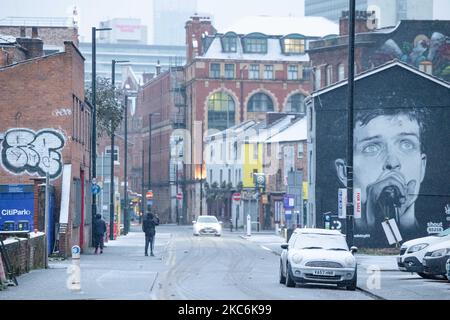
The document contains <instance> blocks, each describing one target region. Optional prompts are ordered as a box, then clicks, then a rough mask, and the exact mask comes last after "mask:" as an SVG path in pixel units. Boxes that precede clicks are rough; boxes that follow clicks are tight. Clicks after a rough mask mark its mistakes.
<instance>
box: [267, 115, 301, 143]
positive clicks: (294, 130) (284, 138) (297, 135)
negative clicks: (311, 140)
mask: <svg viewBox="0 0 450 320" xmlns="http://www.w3.org/2000/svg"><path fill="white" fill-rule="evenodd" d="M307 138H308V124H307V120H306V117H304V118H302V119H300V120H298V121H296V122H295V123H293V124H292V125H290V126H289V127H287V128H286V129H284V130H283V131H281V132H279V133H277V134H275V135H274V136H272V137H271V138H270V139H268V140H266V143H276V142H290V141H301V140H306V139H307Z"/></svg>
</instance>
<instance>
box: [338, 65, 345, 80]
mask: <svg viewBox="0 0 450 320" xmlns="http://www.w3.org/2000/svg"><path fill="white" fill-rule="evenodd" d="M344 78H345V68H344V64H343V63H339V64H338V81H341V80H344Z"/></svg>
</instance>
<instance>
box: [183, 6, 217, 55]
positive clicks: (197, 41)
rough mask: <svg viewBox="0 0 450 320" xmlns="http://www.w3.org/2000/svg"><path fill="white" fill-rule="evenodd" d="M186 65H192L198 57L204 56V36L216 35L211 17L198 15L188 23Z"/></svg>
mask: <svg viewBox="0 0 450 320" xmlns="http://www.w3.org/2000/svg"><path fill="white" fill-rule="evenodd" d="M185 29H186V63H190V62H191V61H192V60H193V59H194V58H195V57H196V56H198V55H201V54H203V41H202V34H208V35H214V34H216V33H217V30H216V29H215V28H214V27H213V26H212V25H211V20H210V18H209V17H200V16H198V15H197V14H195V15H194V16H192V17H191V20H189V21H187V22H186V26H185Z"/></svg>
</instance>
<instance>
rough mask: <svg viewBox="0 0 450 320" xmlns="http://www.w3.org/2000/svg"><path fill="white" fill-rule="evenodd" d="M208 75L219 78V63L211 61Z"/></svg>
mask: <svg viewBox="0 0 450 320" xmlns="http://www.w3.org/2000/svg"><path fill="white" fill-rule="evenodd" d="M209 76H210V77H211V78H220V64H219V63H211V65H210V70H209Z"/></svg>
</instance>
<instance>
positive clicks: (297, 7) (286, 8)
mask: <svg viewBox="0 0 450 320" xmlns="http://www.w3.org/2000/svg"><path fill="white" fill-rule="evenodd" d="M423 1H426V2H429V0H423ZM434 1H435V7H434V18H435V19H448V20H450V0H434ZM0 2H1V5H0V18H3V17H7V16H29V17H63V16H70V15H71V11H72V8H73V6H74V5H76V6H77V8H78V12H79V17H80V24H79V33H80V35H81V37H80V40H81V41H90V30H91V27H93V26H98V25H99V22H100V21H104V20H107V19H112V18H140V19H141V22H142V24H144V25H147V26H148V28H149V32H148V33H149V41H150V42H151V41H152V38H153V35H152V23H153V16H152V9H153V6H152V0H0ZM198 11H199V12H200V13H210V14H212V15H213V17H214V26H215V27H216V29H218V30H219V31H220V30H222V29H224V28H226V27H228V26H230V25H233V24H234V23H235V22H236V21H237V20H238V19H240V18H242V17H244V16H248V15H276V16H289V15H290V16H303V15H304V0H198Z"/></svg>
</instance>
